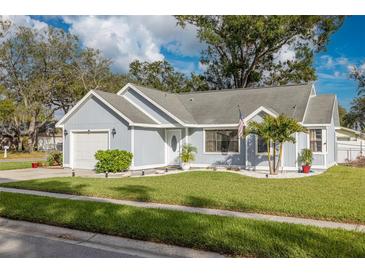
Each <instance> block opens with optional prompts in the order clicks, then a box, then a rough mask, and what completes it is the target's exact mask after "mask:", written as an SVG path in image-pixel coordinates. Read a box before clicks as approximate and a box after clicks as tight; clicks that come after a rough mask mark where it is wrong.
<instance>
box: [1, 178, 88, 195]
mask: <svg viewBox="0 0 365 274" xmlns="http://www.w3.org/2000/svg"><path fill="white" fill-rule="evenodd" d="M1 187H9V188H18V189H30V190H38V191H46V192H53V193H65V194H74V195H83V190H84V189H85V188H87V187H88V184H75V183H73V182H65V181H59V180H57V179H55V180H47V181H46V182H45V181H42V180H32V181H26V182H14V183H5V184H2V185H1Z"/></svg>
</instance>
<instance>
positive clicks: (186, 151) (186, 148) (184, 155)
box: [180, 144, 197, 170]
mask: <svg viewBox="0 0 365 274" xmlns="http://www.w3.org/2000/svg"><path fill="white" fill-rule="evenodd" d="M196 152H197V150H196V147H194V146H192V145H191V144H185V145H183V148H182V151H181V154H180V159H181V162H182V163H181V168H182V169H183V170H189V169H190V162H191V161H194V160H195V153H196Z"/></svg>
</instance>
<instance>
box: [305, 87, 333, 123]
mask: <svg viewBox="0 0 365 274" xmlns="http://www.w3.org/2000/svg"><path fill="white" fill-rule="evenodd" d="M335 99H336V97H335V95H333V94H321V95H317V96H314V97H311V98H310V99H309V104H308V110H307V113H306V116H305V119H304V123H305V124H329V123H331V119H332V112H333V106H334V103H335Z"/></svg>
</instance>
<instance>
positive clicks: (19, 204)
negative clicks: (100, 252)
mask: <svg viewBox="0 0 365 274" xmlns="http://www.w3.org/2000/svg"><path fill="white" fill-rule="evenodd" d="M0 216H3V217H7V218H11V219H20V220H26V221H31V222H39V223H45V224H51V225H58V226H64V227H68V228H74V229H80V230H86V231H91V232H98V233H105V234H110V235H118V236H123V237H128V238H133V239H139V240H148V241H155V242H163V243H167V244H173V245H179V246H184V247H190V248H197V249H204V250H210V251H215V252H220V253H223V254H228V255H231V256H242V257H364V256H365V234H361V233H358V232H350V231H344V230H331V229H322V228H315V227H309V226H303V225H294V224H282V223H274V222H264V221H255V220H246V219H239V218H231V217H221V216H208V215H201V214H192V213H184V212H178V211H168V210H160V209H144V208H136V207H131V206H121V205H113V204H107V203H97V202H86V201H71V200H64V199H55V198H49V197H40V196H31V195H24V194H13V193H1V192H0Z"/></svg>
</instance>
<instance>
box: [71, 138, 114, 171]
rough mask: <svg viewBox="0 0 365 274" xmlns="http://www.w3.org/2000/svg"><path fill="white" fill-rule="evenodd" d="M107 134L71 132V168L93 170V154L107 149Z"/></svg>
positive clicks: (94, 160) (94, 161)
mask: <svg viewBox="0 0 365 274" xmlns="http://www.w3.org/2000/svg"><path fill="white" fill-rule="evenodd" d="M108 144H109V134H108V132H93V131H91V132H73V133H72V145H71V149H72V152H71V154H72V155H73V156H72V168H80V169H94V168H95V164H96V159H95V156H94V155H95V152H96V151H98V150H106V149H108V147H109V145H108Z"/></svg>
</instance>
